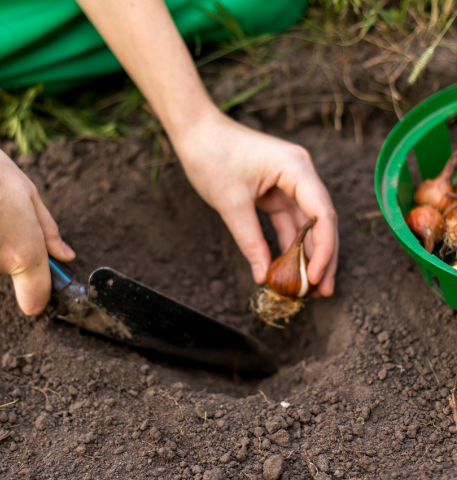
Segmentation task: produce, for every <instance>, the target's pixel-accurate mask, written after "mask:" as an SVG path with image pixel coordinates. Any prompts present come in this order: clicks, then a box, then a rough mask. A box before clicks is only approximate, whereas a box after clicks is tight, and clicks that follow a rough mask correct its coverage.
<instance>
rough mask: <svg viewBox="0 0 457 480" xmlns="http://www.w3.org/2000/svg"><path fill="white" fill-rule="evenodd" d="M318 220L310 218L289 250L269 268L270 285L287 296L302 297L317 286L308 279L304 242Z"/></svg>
mask: <svg viewBox="0 0 457 480" xmlns="http://www.w3.org/2000/svg"><path fill="white" fill-rule="evenodd" d="M316 221H317V218H316V217H313V218H311V219H309V220H308V221H307V222H306V223H305V225H303V227H302V228H301V229H300V230H299V231H298V233H297V236H296V237H295V240H294V241H293V242H292V245H291V246H290V247H289V249H288V250H287V252H286V253H285V254H284V255H281V256H280V257H278V258H277V259H276V260H275V261H274V262H273V263H272V264H271V265H270V268H269V269H268V272H267V284H268V286H269V287H270V288H271V289H273V290H275V291H276V292H278V293H280V294H281V295H284V296H285V297H295V298H301V297H304V296H305V295H306V294H308V293H310V292H311V291H312V290H314V289H315V288H316V287H315V285H311V284H310V283H309V280H308V273H307V268H308V259H307V258H306V255H305V246H304V244H303V240H304V238H305V235H306V233H307V232H308V230H309V229H310V228H311V227H312V226H313V225H314V224H315V223H316Z"/></svg>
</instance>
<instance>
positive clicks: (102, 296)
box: [49, 257, 277, 375]
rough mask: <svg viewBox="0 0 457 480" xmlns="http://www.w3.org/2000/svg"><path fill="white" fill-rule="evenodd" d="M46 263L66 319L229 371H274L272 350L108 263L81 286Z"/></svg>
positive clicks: (62, 267) (61, 266) (70, 274)
mask: <svg viewBox="0 0 457 480" xmlns="http://www.w3.org/2000/svg"><path fill="white" fill-rule="evenodd" d="M49 266H50V268H51V278H52V289H53V293H54V294H55V295H56V296H57V297H58V298H59V299H60V300H63V301H64V303H65V305H66V306H67V308H68V311H69V314H68V315H66V316H65V317H60V318H63V319H64V320H65V321H68V322H70V323H73V324H74V325H77V326H79V327H82V328H85V329H86V330H89V331H91V332H95V333H98V334H101V335H104V336H106V337H109V338H112V339H115V340H118V341H121V342H126V343H129V344H131V345H136V346H138V347H141V348H147V349H151V350H155V351H157V352H160V353H164V354H170V355H175V356H178V357H183V358H187V359H189V360H193V361H196V362H200V363H205V364H210V365H215V366H219V367H223V368H225V369H228V370H231V371H234V372H239V373H248V374H256V375H271V374H272V373H275V372H276V371H277V366H276V363H275V361H274V358H273V355H272V354H271V352H270V351H269V350H268V348H267V347H266V346H265V345H264V344H263V343H262V342H261V341H260V340H258V339H256V338H255V337H252V336H251V335H249V334H247V333H244V332H242V331H241V330H238V329H236V328H234V327H231V326H229V325H225V324H224V323H222V322H219V321H217V320H215V319H213V318H211V317H208V316H207V315H204V314H202V313H200V312H197V311H196V310H193V309H192V308H190V307H187V306H186V305H183V304H182V303H179V302H177V301H176V300H173V299H171V298H169V297H167V296H166V295H163V294H162V293H159V292H156V291H155V290H153V289H152V288H149V287H147V286H145V285H143V284H141V283H139V282H137V281H135V280H133V279H132V278H129V277H127V276H126V275H123V274H122V273H119V272H117V271H116V270H113V269H112V268H108V267H102V268H99V269H97V270H95V271H94V272H92V274H91V275H90V276H89V284H88V287H87V288H86V287H85V286H84V285H82V284H80V283H78V282H77V281H76V280H75V275H74V273H73V272H72V271H71V270H70V269H69V268H68V267H67V266H66V265H64V264H62V263H60V262H58V261H57V260H55V259H53V258H51V257H50V258H49Z"/></svg>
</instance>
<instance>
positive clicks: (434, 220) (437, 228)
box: [405, 205, 446, 253]
mask: <svg viewBox="0 0 457 480" xmlns="http://www.w3.org/2000/svg"><path fill="white" fill-rule="evenodd" d="M405 221H406V224H407V225H408V227H409V228H410V229H411V231H412V232H413V233H414V235H416V237H417V238H418V239H419V240H420V241H421V242H422V243H423V244H424V248H425V250H427V252H428V253H432V252H433V249H434V248H435V243H436V242H439V241H440V240H441V239H442V238H443V236H444V231H445V228H446V225H445V223H444V218H443V216H442V215H441V213H440V212H438V210H436V209H434V208H433V207H430V206H429V205H423V206H421V207H415V208H413V209H412V210H411V211H410V212H408V214H407V215H406V217H405Z"/></svg>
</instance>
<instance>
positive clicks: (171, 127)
mask: <svg viewBox="0 0 457 480" xmlns="http://www.w3.org/2000/svg"><path fill="white" fill-rule="evenodd" d="M224 118H226V116H225V115H224V113H223V112H221V111H220V110H219V108H218V107H217V106H216V105H215V104H214V103H213V102H212V101H211V99H210V98H208V101H205V102H203V104H200V105H198V106H197V105H196V106H195V108H194V109H192V111H191V112H190V113H189V114H186V113H182V112H181V114H179V115H173V116H172V119H171V120H170V121H169V122H162V123H163V126H164V128H165V130H166V132H167V134H168V136H169V138H170V140H171V143H172V144H173V147H174V148H175V150H176V153H177V154H178V156H179V157H180V160H181V162H182V163H184V162H187V160H189V159H190V158H192V157H193V155H189V153H190V152H189V150H190V149H192V145H195V144H196V143H199V142H201V141H202V139H205V138H207V139H208V140H209V141H211V140H212V139H211V133H210V129H212V128H213V127H215V126H216V125H218V124H221V123H222V122H223V121H224ZM188 152H189V153H188Z"/></svg>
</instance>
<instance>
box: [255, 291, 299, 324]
mask: <svg viewBox="0 0 457 480" xmlns="http://www.w3.org/2000/svg"><path fill="white" fill-rule="evenodd" d="M303 305H304V301H303V299H301V298H292V297H285V296H284V295H281V294H280V293H277V292H275V291H274V290H272V289H271V288H270V287H268V286H266V287H262V288H260V289H259V290H258V291H257V292H256V294H255V295H254V296H253V297H252V298H251V303H250V305H249V309H250V310H251V312H252V313H254V314H255V315H256V316H257V317H258V318H260V319H261V320H263V321H264V322H265V323H266V324H267V325H270V326H271V327H276V328H284V326H282V325H278V324H277V323H276V322H277V321H278V320H285V321H286V323H287V322H288V320H289V318H290V317H292V316H294V315H296V314H297V313H298V312H299V311H300V310H301V309H302V308H303Z"/></svg>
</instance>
